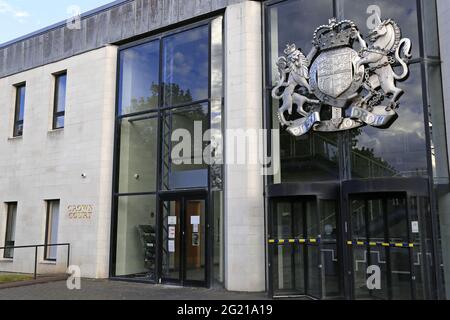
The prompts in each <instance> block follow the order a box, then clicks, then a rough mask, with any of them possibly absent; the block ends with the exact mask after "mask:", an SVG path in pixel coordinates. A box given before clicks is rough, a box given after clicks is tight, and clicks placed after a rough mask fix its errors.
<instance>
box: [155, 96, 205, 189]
mask: <svg viewBox="0 0 450 320" xmlns="http://www.w3.org/2000/svg"><path fill="white" fill-rule="evenodd" d="M162 128H163V129H162V130H163V138H164V143H163V168H162V172H163V175H162V182H163V186H162V187H163V189H165V190H171V189H182V188H193V187H206V186H207V185H208V166H207V164H206V163H205V161H204V157H203V151H204V150H205V149H206V147H207V146H208V144H209V143H208V142H207V141H203V136H204V133H205V131H206V130H208V129H209V111H208V105H207V104H202V105H194V106H190V107H184V108H176V109H172V110H168V111H165V112H164V114H163V118H162Z"/></svg>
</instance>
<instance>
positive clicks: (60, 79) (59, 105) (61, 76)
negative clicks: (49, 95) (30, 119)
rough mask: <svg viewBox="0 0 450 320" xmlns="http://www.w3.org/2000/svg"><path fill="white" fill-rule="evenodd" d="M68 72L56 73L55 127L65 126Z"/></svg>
mask: <svg viewBox="0 0 450 320" xmlns="http://www.w3.org/2000/svg"><path fill="white" fill-rule="evenodd" d="M66 85H67V72H65V71H64V72H60V73H57V74H55V102H54V108H53V129H61V128H64V117H65V114H66Z"/></svg>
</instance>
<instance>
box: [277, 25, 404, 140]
mask: <svg viewBox="0 0 450 320" xmlns="http://www.w3.org/2000/svg"><path fill="white" fill-rule="evenodd" d="M368 40H369V41H368V42H366V41H365V40H364V39H363V37H362V35H361V33H360V32H359V30H358V27H357V26H356V25H355V23H354V22H353V21H350V20H344V21H340V22H338V21H337V20H336V19H331V20H330V21H329V24H328V25H323V26H320V27H319V28H317V29H316V31H315V32H314V35H313V48H312V49H311V51H310V52H309V54H308V56H305V55H304V54H303V52H302V51H301V49H299V48H297V47H296V45H295V44H288V45H287V47H286V50H285V51H284V56H282V57H279V58H278V60H277V66H278V69H279V73H280V75H279V80H278V82H277V85H276V86H275V88H274V89H273V91H272V97H273V98H274V99H276V100H281V104H282V106H281V108H280V109H279V112H278V117H279V119H280V122H281V123H282V124H283V125H284V126H286V127H287V130H288V131H289V132H290V133H291V134H292V135H294V136H301V135H304V134H306V133H307V132H309V131H310V130H314V131H328V132H330V131H343V130H349V129H353V128H358V127H361V126H364V125H370V126H373V127H378V128H388V127H389V126H390V125H391V124H392V123H393V122H394V121H395V119H396V118H397V112H396V110H397V109H398V107H399V104H398V99H399V98H400V96H401V94H402V93H403V90H402V89H400V88H398V87H397V85H396V81H400V80H404V79H406V77H407V76H408V74H409V69H408V62H409V59H410V58H411V40H409V39H407V38H402V35H401V30H400V28H399V26H398V25H397V24H396V23H395V22H394V21H393V20H390V19H389V20H385V21H382V20H381V18H380V17H377V26H376V27H375V29H373V30H372V31H371V33H370V34H369V36H368ZM355 46H359V51H356V50H355V49H354V47H355ZM394 65H398V66H399V68H401V69H402V73H401V74H397V73H396V72H395V71H394V69H393V67H394Z"/></svg>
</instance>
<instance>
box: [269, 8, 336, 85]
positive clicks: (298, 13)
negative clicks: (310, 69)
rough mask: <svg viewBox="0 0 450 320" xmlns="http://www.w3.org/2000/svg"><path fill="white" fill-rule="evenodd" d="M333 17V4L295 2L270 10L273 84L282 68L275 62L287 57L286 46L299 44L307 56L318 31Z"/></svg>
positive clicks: (270, 53) (270, 54) (270, 55)
mask: <svg viewBox="0 0 450 320" xmlns="http://www.w3.org/2000/svg"><path fill="white" fill-rule="evenodd" d="M333 16H334V13H333V0H315V1H311V0H291V1H285V2H281V3H279V4H277V5H274V6H271V7H270V10H269V13H268V19H269V21H268V22H269V25H270V32H269V37H270V38H269V41H270V52H269V55H268V59H270V60H269V61H271V65H272V67H271V69H270V70H271V76H270V78H269V79H272V81H271V83H270V84H274V83H275V82H276V77H277V75H278V68H277V66H276V64H275V62H276V60H277V58H278V57H279V56H281V55H283V51H284V49H285V48H286V45H287V44H288V43H289V44H292V43H295V44H296V45H297V47H298V48H300V49H302V51H303V52H304V53H305V55H307V54H308V52H309V51H310V50H311V48H312V44H311V41H312V37H313V34H314V31H315V30H316V28H317V27H318V26H320V25H323V24H326V23H328V19H330V18H332V17H333Z"/></svg>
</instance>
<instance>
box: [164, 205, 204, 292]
mask: <svg viewBox="0 0 450 320" xmlns="http://www.w3.org/2000/svg"><path fill="white" fill-rule="evenodd" d="M161 212H162V217H161V221H162V223H161V229H162V230H160V231H161V235H162V246H161V251H162V252H161V257H162V262H161V265H162V270H161V275H162V277H161V280H162V282H165V283H174V284H180V285H199V286H205V285H206V276H207V270H206V269H207V268H206V266H207V256H206V239H207V228H206V225H207V222H206V198H205V197H202V196H171V197H165V199H162V200H161Z"/></svg>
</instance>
